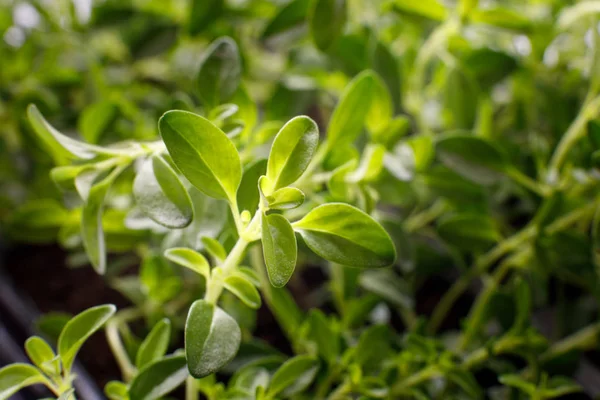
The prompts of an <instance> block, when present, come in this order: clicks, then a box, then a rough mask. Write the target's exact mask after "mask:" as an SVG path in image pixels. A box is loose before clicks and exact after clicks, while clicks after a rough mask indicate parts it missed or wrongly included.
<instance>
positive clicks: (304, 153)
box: [263, 116, 319, 195]
mask: <svg viewBox="0 0 600 400" xmlns="http://www.w3.org/2000/svg"><path fill="white" fill-rule="evenodd" d="M318 142H319V128H318V127H317V124H316V123H315V121H313V120H312V119H310V118H308V117H304V116H301V117H296V118H293V119H291V120H290V121H289V122H288V123H287V124H285V125H284V126H283V127H282V128H281V130H280V131H279V133H278V134H277V136H276V137H275V140H274V141H273V146H271V153H270V154H269V161H268V164H267V178H269V182H270V185H269V187H268V188H263V190H264V191H265V194H266V195H269V194H271V193H272V192H273V191H275V190H277V189H279V188H282V187H285V186H288V185H291V184H292V183H294V182H295V181H296V180H297V179H298V178H300V176H301V175H302V173H303V172H304V171H305V170H306V167H308V164H309V163H310V160H311V159H312V157H313V155H314V153H315V151H316V149H317V144H318Z"/></svg>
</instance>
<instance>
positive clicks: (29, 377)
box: [0, 363, 48, 400]
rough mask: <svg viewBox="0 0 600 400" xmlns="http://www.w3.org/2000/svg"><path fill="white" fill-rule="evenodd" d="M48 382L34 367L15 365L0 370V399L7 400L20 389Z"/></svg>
mask: <svg viewBox="0 0 600 400" xmlns="http://www.w3.org/2000/svg"><path fill="white" fill-rule="evenodd" d="M47 381H48V380H47V379H46V378H45V377H44V375H42V373H41V372H40V371H39V370H38V369H37V368H35V367H33V366H31V365H29V364H22V363H15V364H10V365H7V366H6V367H4V368H2V369H0V399H2V400H7V399H9V398H10V397H11V396H12V395H13V394H15V393H16V392H18V391H19V390H21V389H22V388H24V387H26V386H30V385H35V384H37V383H45V382H47Z"/></svg>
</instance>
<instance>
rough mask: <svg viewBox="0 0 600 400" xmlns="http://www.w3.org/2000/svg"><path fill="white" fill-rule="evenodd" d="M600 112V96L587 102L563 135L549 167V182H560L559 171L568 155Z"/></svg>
mask: <svg viewBox="0 0 600 400" xmlns="http://www.w3.org/2000/svg"><path fill="white" fill-rule="evenodd" d="M599 110H600V96H598V97H596V98H594V99H593V100H590V101H586V102H585V103H584V105H583V107H582V108H581V110H580V111H579V114H578V115H577V117H576V118H575V120H573V122H572V123H571V125H570V126H569V129H567V132H566V133H565V134H564V135H563V137H562V139H561V140H560V142H559V143H558V146H556V150H555V151H554V154H553V155H552V158H551V160H550V165H549V166H548V181H549V182H558V181H559V179H558V175H559V169H560V167H561V166H562V164H563V163H564V161H565V158H566V157H567V154H568V153H569V151H570V150H571V147H573V145H575V143H576V142H577V141H578V140H579V139H581V137H582V136H583V135H584V134H585V129H584V128H585V126H586V124H587V123H588V121H589V120H590V119H591V118H594V116H595V115H596V114H597V113H598V111H599Z"/></svg>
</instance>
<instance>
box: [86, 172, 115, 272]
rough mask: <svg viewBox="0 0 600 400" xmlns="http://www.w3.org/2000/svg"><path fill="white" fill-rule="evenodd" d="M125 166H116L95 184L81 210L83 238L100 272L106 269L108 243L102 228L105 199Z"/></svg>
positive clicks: (94, 264) (88, 252)
mask: <svg viewBox="0 0 600 400" xmlns="http://www.w3.org/2000/svg"><path fill="white" fill-rule="evenodd" d="M123 169H124V167H117V168H115V169H114V170H113V171H112V172H111V173H110V174H108V176H107V177H106V178H104V179H102V180H101V181H100V182H98V183H96V184H94V185H93V186H92V188H91V189H90V192H89V195H88V196H87V200H86V202H85V204H84V206H83V209H82V211H81V238H82V240H83V246H84V248H85V252H86V253H87V255H88V258H89V260H90V262H91V263H92V266H93V267H94V269H95V270H96V272H97V273H99V274H104V272H105V271H106V244H105V240H104V231H103V229H102V215H103V211H104V199H105V198H106V195H107V193H108V190H109V189H110V187H111V186H112V184H113V182H114V181H115V179H117V177H118V176H119V174H120V173H121V172H122V171H123Z"/></svg>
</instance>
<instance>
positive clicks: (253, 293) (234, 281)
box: [223, 275, 261, 309]
mask: <svg viewBox="0 0 600 400" xmlns="http://www.w3.org/2000/svg"><path fill="white" fill-rule="evenodd" d="M223 285H224V286H225V289H227V290H229V291H230V292H231V293H233V294H234V295H235V296H236V297H237V298H239V299H240V300H241V301H242V302H243V303H244V304H246V305H247V306H248V307H250V308H254V309H258V308H260V305H261V299H260V294H259V293H258V290H256V287H255V286H254V285H253V284H252V283H251V282H250V281H249V280H248V279H246V278H245V277H242V276H240V275H231V276H228V277H227V278H225V281H224V282H223Z"/></svg>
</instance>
